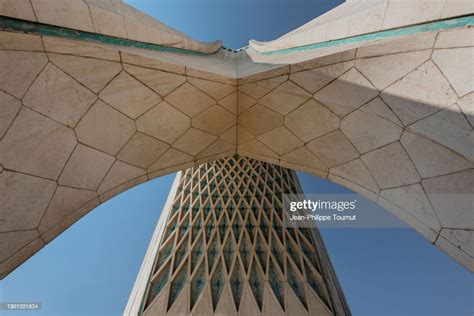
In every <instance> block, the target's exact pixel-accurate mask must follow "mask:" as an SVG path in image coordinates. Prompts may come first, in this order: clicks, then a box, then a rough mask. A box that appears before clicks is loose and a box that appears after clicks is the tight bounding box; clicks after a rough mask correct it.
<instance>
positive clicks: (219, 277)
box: [125, 156, 350, 316]
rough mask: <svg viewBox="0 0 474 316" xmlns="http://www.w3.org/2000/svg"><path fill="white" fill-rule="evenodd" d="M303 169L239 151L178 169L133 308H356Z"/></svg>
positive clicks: (283, 311)
mask: <svg viewBox="0 0 474 316" xmlns="http://www.w3.org/2000/svg"><path fill="white" fill-rule="evenodd" d="M301 193H302V189H301V186H300V184H299V181H298V178H297V176H296V174H295V172H294V171H292V170H289V169H286V168H282V167H280V166H275V165H272V164H269V163H265V162H261V161H257V160H254V159H248V158H243V157H239V156H234V157H232V158H226V159H221V160H217V161H214V162H210V163H206V164H203V165H201V166H199V167H195V168H190V169H187V170H185V171H183V172H180V173H178V175H177V177H176V179H175V182H174V184H173V187H172V190H171V192H170V195H169V197H168V201H167V203H166V205H165V208H164V210H163V212H162V214H161V218H160V221H159V223H158V225H157V228H156V231H155V234H154V236H153V240H152V242H151V244H150V247H149V249H148V252H147V254H146V257H145V260H144V263H143V265H142V268H141V270H140V273H139V276H138V278H137V281H136V283H135V287H134V290H133V292H132V295H131V296H130V299H129V303H128V305H127V308H126V310H125V314H143V315H213V314H219V315H272V316H276V315H349V314H350V312H349V309H348V307H347V304H346V302H345V299H344V296H343V293H342V290H341V288H340V286H339V283H338V281H337V278H336V276H335V273H334V271H333V269H332V266H331V263H330V260H329V258H328V256H327V253H326V250H325V248H324V244H323V242H322V239H321V237H320V235H319V233H318V231H317V230H316V229H312V228H293V227H290V226H289V225H286V224H287V223H286V220H287V219H286V216H285V212H286V210H285V206H284V203H283V200H284V195H285V194H301Z"/></svg>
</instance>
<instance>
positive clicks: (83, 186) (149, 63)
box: [0, 32, 237, 276]
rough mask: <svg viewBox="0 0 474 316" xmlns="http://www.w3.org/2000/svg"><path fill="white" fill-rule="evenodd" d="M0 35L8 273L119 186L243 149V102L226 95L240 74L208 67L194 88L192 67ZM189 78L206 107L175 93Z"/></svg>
mask: <svg viewBox="0 0 474 316" xmlns="http://www.w3.org/2000/svg"><path fill="white" fill-rule="evenodd" d="M0 34H1V35H0V36H1V38H2V45H1V50H0V69H1V71H0V72H1V76H0V77H1V78H2V79H0V105H1V112H0V167H1V168H0V176H1V178H0V179H1V182H0V183H1V184H0V187H1V188H2V189H1V190H2V191H1V193H0V205H2V206H1V207H0V217H1V221H0V222H1V225H0V238H1V239H2V243H1V246H0V253H1V256H0V262H1V263H0V274H1V275H2V276H4V275H6V274H7V273H8V272H9V271H11V270H12V269H13V268H14V267H16V266H17V265H18V264H19V263H21V262H22V261H24V260H25V259H26V258H27V257H28V256H30V255H31V254H32V253H34V252H35V251H37V249H39V248H41V247H42V246H44V244H45V243H47V242H49V241H50V240H51V239H53V238H54V237H55V236H56V235H58V234H59V233H61V232H62V231H63V230H64V229H66V228H67V227H68V226H70V225H71V224H72V223H74V222H75V221H77V220H78V219H79V218H80V217H81V216H83V215H84V214H87V212H88V211H90V210H92V209H93V208H95V207H96V206H97V205H99V204H100V203H103V202H104V201H106V200H108V199H109V198H111V197H112V196H114V195H116V194H118V193H120V192H122V191H124V190H126V189H128V188H130V187H132V186H135V185H137V184H139V183H143V182H145V181H148V180H149V179H152V178H156V177H159V176H161V175H164V174H167V173H170V172H174V171H178V170H180V169H182V168H184V167H189V166H192V165H194V164H195V163H196V162H199V161H207V160H210V159H212V158H213V157H214V156H215V155H216V154H221V155H222V154H225V155H232V154H234V153H235V152H236V148H235V144H236V131H237V129H236V122H237V119H236V114H235V113H233V112H232V111H230V110H229V109H228V108H227V107H229V106H230V107H232V108H236V107H237V100H236V99H235V100H233V99H230V101H229V100H226V106H223V105H221V104H220V102H221V100H224V99H226V98H227V97H228V96H229V95H231V94H235V92H236V91H237V88H236V85H235V80H233V79H228V78H223V79H221V80H220V82H218V81H216V80H215V78H214V77H213V76H212V75H210V74H206V73H204V72H201V73H200V74H199V79H198V78H193V79H195V80H199V82H197V84H196V86H194V83H192V82H187V81H188V75H187V74H186V73H187V70H186V68H185V67H184V66H178V65H172V64H166V63H156V62H155V63H153V60H149V59H146V58H143V57H139V56H136V55H131V54H125V53H123V52H119V51H117V50H115V49H111V48H108V47H105V46H101V45H96V44H86V43H81V44H80V45H77V44H76V43H75V42H74V41H71V40H65V39H60V38H53V37H49V38H48V37H40V36H36V35H26V34H18V33H11V32H0ZM18 43H20V44H21V43H39V44H35V45H33V44H29V45H26V44H24V45H19V44H18ZM43 44H44V46H43ZM44 47H45V48H46V49H45V48H44ZM71 48H73V49H72V50H71ZM142 65H145V67H144V66H142ZM129 69H131V71H130V72H129V71H128V70H129ZM97 73H98V74H99V75H97ZM7 78H8V80H7ZM183 85H186V86H188V87H191V88H192V89H191V90H192V91H190V92H189V93H188V94H187V96H186V97H187V98H189V99H190V100H201V99H199V98H202V99H203V100H205V102H201V101H196V103H195V105H196V106H197V107H198V108H199V111H198V112H193V113H192V114H189V113H186V104H179V106H180V107H181V108H178V107H177V106H178V104H174V103H175V102H174V99H173V98H172V97H170V95H172V94H173V92H174V91H176V90H179V89H180V87H181V86H183ZM203 96H204V97H203ZM198 97H199V98H198ZM232 102H233V104H232ZM183 110H184V111H185V112H183ZM206 111H208V112H209V114H208V115H207V112H206ZM41 187H42V188H43V189H42V190H38V188H41ZM28 192H29V193H28ZM28 194H30V197H29V198H28ZM29 199H31V201H29ZM22 232H24V233H22ZM14 234H16V235H19V234H23V235H24V236H25V237H24V238H17V237H15V239H13V240H12V239H10V237H9V236H14Z"/></svg>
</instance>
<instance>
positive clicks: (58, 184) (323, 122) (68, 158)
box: [0, 2, 474, 276]
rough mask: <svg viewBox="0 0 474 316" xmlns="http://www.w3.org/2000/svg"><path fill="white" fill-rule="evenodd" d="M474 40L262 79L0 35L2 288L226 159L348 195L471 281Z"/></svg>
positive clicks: (343, 56)
mask: <svg viewBox="0 0 474 316" xmlns="http://www.w3.org/2000/svg"><path fill="white" fill-rule="evenodd" d="M18 3H20V2H18ZM2 14H3V13H2ZM17 17H18V16H17ZM19 17H20V18H22V16H19ZM23 18H24V17H23ZM60 25H61V24H60ZM78 29H81V28H78ZM99 33H100V32H99ZM470 36H472V28H459V29H454V30H446V31H445V30H441V31H436V32H427V33H422V34H417V35H411V36H406V37H401V38H396V39H392V40H389V41H383V42H380V43H373V42H372V43H369V44H370V45H367V44H365V45H360V47H358V48H354V47H352V46H350V47H347V49H345V50H343V51H342V52H339V53H335V54H329V53H330V52H331V51H329V52H327V54H326V56H322V57H318V58H313V59H310V60H307V61H303V62H299V63H295V64H291V65H286V66H281V65H269V66H268V65H263V66H262V65H259V64H252V62H251V61H249V60H247V61H246V63H244V64H242V63H241V64H239V63H237V62H236V61H235V59H232V58H231V57H229V53H226V52H223V51H220V52H219V53H217V55H210V56H183V55H176V54H175V53H171V52H151V51H149V50H140V49H137V48H133V47H129V46H111V45H106V44H97V43H91V42H84V41H80V40H78V39H75V40H71V39H63V38H58V37H53V36H45V35H33V34H21V33H15V32H10V31H2V32H0V38H1V41H0V43H1V44H0V69H2V70H1V72H2V75H1V77H0V100H1V103H2V113H1V114H2V115H1V116H0V201H1V205H2V207H1V208H0V219H1V220H0V234H1V240H2V243H1V248H0V275H2V276H5V275H6V274H8V273H9V272H10V271H12V270H13V269H14V268H15V267H16V266H18V265H19V264H21V263H22V262H23V261H24V260H26V259H27V258H28V257H29V256H31V255H33V254H34V253H35V252H37V251H38V250H39V249H40V248H41V247H43V246H44V245H45V244H46V243H48V242H49V241H50V240H52V239H54V238H55V237H56V236H57V235H58V234H60V233H61V232H62V231H63V230H64V229H66V228H67V227H68V226H69V225H71V224H73V223H74V222H75V221H77V220H78V219H79V218H80V217H81V216H83V215H84V214H86V213H87V212H89V211H90V210H92V209H93V208H94V207H96V206H97V205H99V204H100V203H102V202H104V201H106V200H107V199H109V198H111V197H113V196H114V195H116V194H119V193H120V192H122V191H124V190H126V189H127V188H130V187H132V186H134V185H137V184H139V183H142V182H145V181H148V180H150V179H152V178H155V177H158V176H161V175H164V174H167V173H170V172H174V171H177V170H182V169H184V168H186V167H189V166H192V165H196V164H200V163H203V162H206V161H210V160H214V159H217V158H221V157H225V156H229V155H233V154H235V153H239V154H240V155H243V156H249V157H252V158H256V159H260V160H264V161H267V162H271V163H274V164H278V165H283V166H285V167H289V168H293V169H296V170H302V171H306V172H309V173H312V174H314V175H317V176H320V177H323V178H328V179H329V180H332V181H334V182H337V183H339V184H341V185H343V186H345V187H347V188H349V189H351V190H354V191H356V192H358V193H360V194H362V195H364V196H366V197H368V198H370V199H372V200H374V201H376V202H377V203H379V204H381V205H382V206H384V207H385V208H387V209H388V210H390V211H392V212H393V213H395V214H396V215H397V216H398V217H400V218H402V219H403V220H404V221H406V222H407V223H408V224H409V225H410V226H411V227H413V228H414V229H416V230H417V231H418V232H419V233H420V234H422V235H423V236H424V237H425V238H427V239H428V240H430V241H431V242H432V243H434V244H435V245H436V246H438V247H439V248H441V249H442V250H444V251H445V252H447V253H448V254H449V255H450V256H452V257H453V258H454V259H455V260H457V261H458V262H460V263H461V264H463V265H464V266H466V267H467V268H468V269H470V270H474V269H473V266H472V262H473V260H472V255H473V254H472V252H471V251H472V234H473V233H472V232H473V227H474V223H473V217H472V209H471V207H472V204H471V203H472V194H473V188H474V183H473V181H474V180H473V179H474V174H473V173H474V171H473V160H474V152H473V148H474V146H473V145H474V144H473V139H472V135H473V134H472V133H473V132H472V131H473V127H472V126H473V122H474V119H473V116H472V115H473V111H472V109H473V106H474V101H473V97H474V92H473V91H472V89H473V85H472V78H470V77H469V76H470V74H471V75H472V56H473V55H472V51H473V48H472V45H471V46H469V47H466V43H469V41H468V39H469V37H470ZM187 43H188V44H189V43H191V44H192V42H187ZM191 44H190V45H191ZM191 47H192V45H191ZM199 47H202V46H199ZM244 53H245V52H243V53H241V54H244ZM218 62H219V63H220V64H219V63H218ZM236 65H241V66H240V67H242V71H241V72H240V74H241V75H238V74H237V73H236V74H234V75H226V74H228V71H229V69H231V68H233V69H234V70H235V69H236V68H238V66H236ZM249 65H250V66H249ZM470 67H471V68H470ZM203 68H204V69H208V70H209V71H208V72H206V71H203V70H202V69H203ZM249 68H252V70H251V71H248V70H245V69H249ZM216 69H218V70H219V71H216ZM388 70H389V71H388ZM469 83H471V85H469ZM452 205H456V206H457V208H456V209H455V210H453V209H452Z"/></svg>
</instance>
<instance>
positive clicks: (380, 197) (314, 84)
mask: <svg viewBox="0 0 474 316" xmlns="http://www.w3.org/2000/svg"><path fill="white" fill-rule="evenodd" d="M466 30H467V29H458V30H450V31H447V32H439V35H438V36H439V38H440V40H442V42H440V43H439V44H438V41H439V40H438V41H437V40H436V37H435V36H433V35H432V34H430V33H428V34H422V35H417V36H418V37H419V38H418V39H417V40H416V41H413V39H412V38H411V39H410V38H407V39H406V40H405V41H403V39H401V40H400V39H399V40H397V45H396V46H394V45H391V43H390V42H388V43H382V44H375V45H372V46H367V47H364V48H363V49H359V50H356V49H354V50H351V51H346V52H344V53H340V54H334V55H332V56H330V57H331V58H324V57H323V58H320V59H316V60H311V61H307V62H302V63H298V64H294V65H290V66H286V67H282V68H280V69H277V70H272V71H268V72H265V73H260V74H258V75H254V76H249V77H246V78H239V79H238V90H239V95H245V96H246V99H245V102H246V103H248V101H247V99H248V98H252V100H253V104H252V105H250V106H248V105H246V106H245V110H244V111H243V112H241V113H239V116H238V120H239V124H238V140H239V142H238V153H239V154H240V155H244V156H247V157H252V158H255V159H260V160H263V161H268V162H271V163H274V164H278V165H282V166H285V167H288V168H293V169H297V170H302V171H305V172H309V173H312V174H315V175H318V176H320V177H322V178H327V179H329V180H331V181H334V182H336V183H339V184H341V185H343V186H345V187H347V188H349V189H351V190H353V191H356V192H358V193H360V194H362V195H364V196H366V197H368V198H370V199H372V200H374V201H376V202H377V203H378V204H380V205H382V206H383V207H385V208H386V209H388V210H389V211H391V212H393V213H394V214H395V215H396V216H398V217H399V218H401V219H402V220H404V221H405V222H407V223H408V224H409V225H410V226H411V227H412V228H414V229H415V230H417V231H418V232H419V233H420V234H422V235H423V236H424V237H425V238H427V239H428V240H429V241H430V242H432V243H433V244H435V245H437V246H438V247H440V248H441V249H442V250H443V251H445V252H446V253H448V254H449V255H451V256H453V257H454V258H455V259H456V260H458V261H460V262H462V264H463V265H464V266H465V267H466V268H468V269H470V270H473V269H474V259H473V257H472V255H473V252H472V249H469V246H468V245H469V240H472V239H473V238H474V217H473V215H472V205H473V204H472V203H474V201H473V196H472V194H473V192H474V191H473V188H474V180H473V178H472V177H469V176H468V175H470V174H471V173H472V170H473V167H474V163H473V162H474V137H473V136H474V130H473V125H472V119H473V116H472V113H473V110H474V98H473V97H472V95H473V93H474V92H473V91H474V77H473V76H472V74H473V68H472V64H473V62H474V59H473V58H474V57H473V56H474V42H473V41H472V38H470V37H471V36H472V32H466ZM469 30H470V29H469ZM444 33H449V36H450V39H451V40H450V41H447V40H446V38H447V35H446V36H445V35H444ZM421 37H423V38H421ZM452 38H455V39H456V41H454V40H452ZM412 42H419V43H423V45H424V46H422V47H417V46H414V45H411V44H410V43H412ZM437 46H440V48H441V47H442V49H436V48H435V49H433V47H437ZM466 46H469V47H466ZM460 47H462V48H460ZM371 51H373V53H371ZM457 51H459V53H457ZM430 56H431V57H430ZM454 56H458V57H454ZM466 59H467V60H470V62H468V61H466ZM466 63H470V64H469V65H467V64H466ZM389 70H390V71H389ZM282 78H283V79H282ZM276 79H278V81H276ZM276 82H277V83H276ZM259 87H266V90H265V91H263V90H262V89H261V88H259ZM281 87H284V91H289V89H291V87H293V90H292V93H287V94H288V95H287V96H282V92H281V91H282V88H281ZM301 90H304V91H305V93H303V92H301ZM277 96H279V97H280V102H279V103H275V105H273V104H269V103H268V100H273V99H276V98H277ZM283 97H284V98H285V99H286V104H288V106H290V105H294V104H299V105H298V106H292V110H290V111H284V112H282V111H281V105H280V103H281V98H283ZM239 102H240V99H239ZM239 107H240V103H239ZM250 114H251V115H250ZM256 114H258V115H256ZM448 176H452V177H455V178H456V179H459V181H461V183H460V184H459V185H458V186H457V187H459V190H458V191H456V190H454V189H452V190H450V191H449V192H450V193H451V194H453V193H457V194H459V196H458V197H453V198H454V200H453V199H451V200H450V201H451V202H450V203H451V204H449V203H447V202H443V198H441V197H440V196H439V195H442V194H443V193H448V188H447V187H443V188H441V187H438V182H440V181H442V179H444V177H448ZM436 179H439V181H436ZM446 179H447V178H446ZM434 183H436V184H437V185H436V188H437V189H436V190H435V191H436V193H437V196H436V195H434V194H430V193H429V190H430V189H431V186H430V187H429V185H431V184H433V186H434ZM439 185H440V184H439ZM445 186H447V184H446V185H445ZM461 195H465V196H466V195H467V196H468V201H466V202H465V203H468V205H470V206H468V207H466V208H463V207H462V202H461V200H462V197H461ZM453 205H456V207H458V208H459V209H458V210H457V211H456V215H455V216H456V217H457V218H458V219H459V221H456V222H453V221H452V220H448V219H450V218H452V217H454V213H453V210H452V209H453ZM463 223H465V225H464V224H463ZM446 231H449V232H450V233H449V234H448V233H446ZM454 232H458V234H460V235H462V236H463V238H457V239H456V238H455V237H454V235H455V234H454ZM465 236H469V237H465Z"/></svg>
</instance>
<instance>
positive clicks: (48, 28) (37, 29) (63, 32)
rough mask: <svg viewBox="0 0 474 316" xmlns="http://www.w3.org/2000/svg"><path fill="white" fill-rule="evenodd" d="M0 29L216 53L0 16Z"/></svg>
mask: <svg viewBox="0 0 474 316" xmlns="http://www.w3.org/2000/svg"><path fill="white" fill-rule="evenodd" d="M0 29H3V30H11V31H17V32H25V33H28V34H35V35H44V36H56V37H63V38H67V39H74V40H82V41H89V42H95V43H101V44H108V45H119V46H125V47H134V48H143V49H148V50H152V51H160V52H169V53H179V54H188V55H196V56H207V55H212V54H214V53H216V52H217V51H218V50H219V49H220V48H219V49H218V50H216V51H215V52H212V53H204V52H198V51H194V50H189V49H184V48H177V47H170V46H165V45H160V44H152V43H145V42H140V41H134V40H129V39H124V38H119V37H114V36H109V35H103V34H97V33H90V32H85V31H78V30H73V29H69V28H65V27H61V26H54V25H48V24H43V23H37V22H31V21H25V20H19V19H14V18H9V17H5V16H0Z"/></svg>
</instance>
